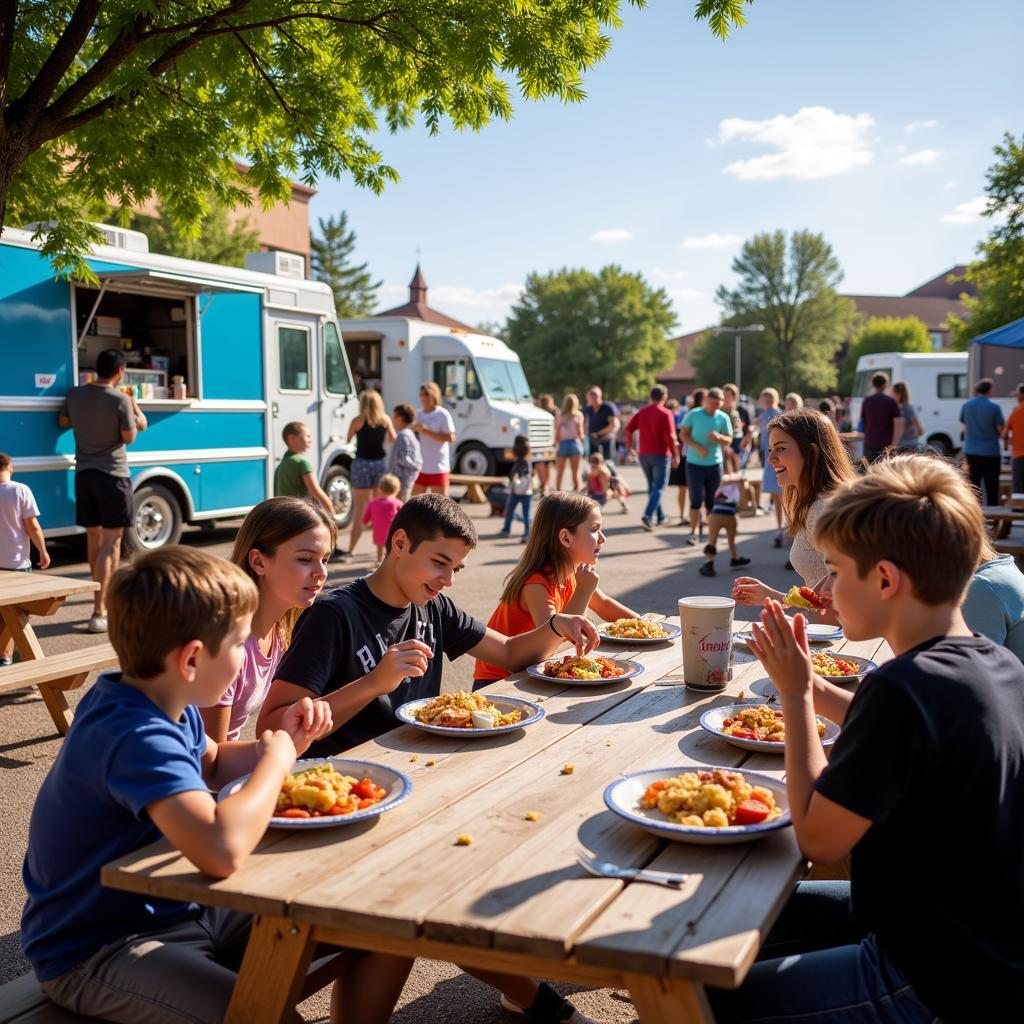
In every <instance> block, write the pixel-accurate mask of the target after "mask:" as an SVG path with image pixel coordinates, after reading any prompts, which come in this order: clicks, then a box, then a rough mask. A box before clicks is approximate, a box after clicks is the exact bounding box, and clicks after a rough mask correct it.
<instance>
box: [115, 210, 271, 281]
mask: <svg viewBox="0 0 1024 1024" xmlns="http://www.w3.org/2000/svg"><path fill="white" fill-rule="evenodd" d="M128 226H129V227H130V228H133V229H134V230H136V231H141V232H143V234H145V235H146V236H147V237H148V238H149V248H150V251H151V252H162V253H164V254H165V255H167V256H181V257H182V258H183V259H186V260H204V261H205V262H207V263H219V264H220V265H221V266H225V267H242V266H245V257H246V256H248V255H249V253H252V252H256V251H257V250H258V249H259V247H260V233H259V232H258V231H257V230H256V229H255V228H254V227H252V226H251V224H250V222H249V219H248V218H247V217H243V218H242V219H241V220H233V219H232V216H231V210H230V208H229V207H228V206H226V205H225V204H224V203H223V202H222V201H221V200H219V199H211V201H210V205H209V208H208V210H207V212H206V213H204V214H203V216H202V219H201V220H200V222H199V231H198V233H197V234H195V235H191V234H186V233H183V232H182V231H181V230H180V229H179V228H178V227H177V226H176V225H175V224H174V223H173V222H172V221H170V220H168V219H167V218H166V217H163V216H156V217H153V216H150V215H149V214H143V213H133V214H132V216H131V220H130V221H129V222H128Z"/></svg>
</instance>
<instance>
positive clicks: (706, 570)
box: [697, 562, 718, 576]
mask: <svg viewBox="0 0 1024 1024" xmlns="http://www.w3.org/2000/svg"><path fill="white" fill-rule="evenodd" d="M697 572H699V573H700V574H701V576H717V575H718V573H717V572H715V563H714V562H705V563H704V564H703V565H702V566H701V567H700V568H699V569H698V570H697Z"/></svg>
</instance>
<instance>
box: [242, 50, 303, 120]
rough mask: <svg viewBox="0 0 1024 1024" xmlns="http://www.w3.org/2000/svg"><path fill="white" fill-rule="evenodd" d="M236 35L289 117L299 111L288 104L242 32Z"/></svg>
mask: <svg viewBox="0 0 1024 1024" xmlns="http://www.w3.org/2000/svg"><path fill="white" fill-rule="evenodd" d="M235 37H236V38H237V39H238V41H239V43H241V45H242V49H244V50H245V52H246V53H247V54H249V60H250V61H251V63H252V66H253V67H254V68H255V69H256V71H257V73H258V74H259V76H260V78H262V79H263V81H264V82H266V83H267V85H268V86H269V88H270V91H271V92H272V93H273V94H274V95H275V96H276V97H277V102H278V103H279V104H280V105H281V109H282V110H283V111H284V112H285V113H286V114H287V115H288V116H289V117H292V116H294V115H295V114H296V113H297V111H295V110H294V109H293V108H292V107H290V106H289V105H288V101H287V100H286V99H285V98H284V97H283V96H282V95H281V93H280V91H279V90H278V88H277V85H276V84H275V82H274V80H273V78H271V77H270V75H269V74H268V73H267V70H266V68H264V67H263V64H262V62H261V61H260V58H259V55H258V54H257V53H256V51H255V50H254V49H253V48H252V47H251V46H250V45H249V44H248V43H247V42H246V41H245V39H244V38H243V37H242V36H241V34H240V33H238V32H236V33H235Z"/></svg>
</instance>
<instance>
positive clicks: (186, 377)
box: [0, 226, 357, 548]
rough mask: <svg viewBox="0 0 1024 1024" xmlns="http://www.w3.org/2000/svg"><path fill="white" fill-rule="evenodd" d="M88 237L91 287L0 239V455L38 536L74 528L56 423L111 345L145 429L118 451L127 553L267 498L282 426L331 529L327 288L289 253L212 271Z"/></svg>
mask: <svg viewBox="0 0 1024 1024" xmlns="http://www.w3.org/2000/svg"><path fill="white" fill-rule="evenodd" d="M101 230H102V231H103V233H104V237H105V239H106V243H107V244H104V245H101V246H98V247H97V248H96V249H95V250H93V251H92V252H91V253H90V255H89V259H88V263H89V266H90V267H91V269H92V270H93V272H94V273H95V275H96V281H81V280H63V279H56V278H55V277H54V274H53V270H52V268H51V266H50V263H49V260H48V259H47V258H46V257H44V256H43V255H42V254H41V253H40V244H39V243H38V242H33V240H32V235H33V232H32V231H31V230H17V229H13V228H8V229H6V230H5V231H4V233H3V235H2V236H0V345H2V351H3V361H2V370H0V372H2V375H3V376H2V381H0V451H5V452H7V453H8V454H9V455H11V456H12V457H13V458H14V463H15V472H16V474H17V475H18V477H19V478H21V479H22V480H23V481H24V482H25V483H27V484H28V485H29V486H31V488H32V490H33V491H34V493H35V495H36V500H37V501H38V503H39V508H40V517H41V522H42V525H43V528H44V530H45V532H46V534H47V535H48V536H61V535H65V534H71V533H75V532H78V530H79V528H78V527H76V526H75V502H74V480H73V472H74V465H75V445H74V437H73V435H72V432H71V431H70V430H65V429H62V428H61V427H60V426H59V424H58V422H57V413H58V410H59V408H60V405H61V402H62V399H63V397H64V395H65V394H66V393H67V391H68V390H69V389H70V388H71V387H72V386H73V385H75V384H78V383H84V382H86V381H88V380H89V379H91V378H90V374H91V373H92V372H93V370H94V367H95V360H96V356H97V355H98V354H99V353H100V352H101V351H103V350H104V349H109V348H120V349H122V350H123V351H124V354H125V357H126V359H127V362H128V367H127V370H126V376H125V380H124V385H125V386H131V387H132V388H133V389H134V393H135V395H136V398H137V400H138V402H139V405H140V406H141V407H142V409H143V411H144V412H145V414H146V417H147V419H148V420H149V429H148V430H146V431H144V432H143V433H141V434H139V436H138V439H137V440H136V441H135V442H134V443H133V444H132V445H130V446H129V447H128V465H129V469H130V471H131V478H132V486H133V489H134V492H135V521H134V527H133V529H132V530H130V531H128V532H129V537H128V538H127V539H128V541H129V543H134V544H135V545H136V546H140V547H144V548H156V547H160V546H161V545H164V544H172V543H174V542H176V541H177V539H178V538H179V537H180V535H181V530H182V526H183V525H184V524H186V523H204V522H210V521H212V520H214V519H219V518H227V517H231V516H239V515H243V514H245V513H246V512H247V511H248V510H249V509H250V508H252V506H253V505H255V504H257V503H258V502H260V501H262V500H263V499H264V498H266V497H268V496H269V495H270V494H272V493H273V490H272V480H273V473H274V469H275V467H276V465H277V463H278V462H279V461H280V459H281V457H282V455H283V454H284V453H285V450H286V449H285V444H284V441H283V439H282V437H281V428H282V427H283V426H284V424H285V423H287V422H289V421H291V420H302V421H304V422H305V423H306V424H307V426H308V427H309V430H310V433H311V435H312V438H313V443H312V446H311V449H310V452H309V453H308V454H309V457H310V459H311V460H312V461H313V462H314V464H315V465H316V467H317V471H318V476H319V479H320V481H321V483H322V485H323V487H324V489H325V490H326V492H327V494H328V495H329V496H330V498H331V500H332V502H333V503H334V507H335V510H336V512H337V516H338V522H339V525H345V523H347V521H348V520H349V518H350V517H351V491H350V486H349V467H350V465H351V460H352V456H353V452H352V450H351V448H350V446H348V445H347V444H346V442H345V435H346V431H347V427H348V424H349V423H350V422H351V419H352V418H353V417H354V416H355V415H356V414H357V402H356V397H355V395H354V389H353V386H352V377H351V374H350V373H349V365H348V361H347V359H346V356H345V349H344V345H343V344H342V337H341V331H340V329H339V327H338V322H337V317H336V313H335V309H334V302H333V298H332V295H331V291H330V289H329V288H328V287H327V285H325V284H322V283H320V282H317V281H308V280H306V279H305V277H304V272H305V265H304V261H303V259H302V257H300V256H294V255H292V254H290V253H281V252H263V253H255V254H253V255H252V256H251V257H250V258H249V260H248V261H247V265H246V267H245V268H236V267H222V266H215V265H213V264H209V263H200V262H196V261H192V260H184V259H178V258H175V257H171V256H163V255H159V254H156V253H150V252H149V251H148V243H147V240H146V237H145V235H142V234H140V233H138V232H132V231H125V230H123V229H121V228H115V227H108V226H103V227H102V229H101Z"/></svg>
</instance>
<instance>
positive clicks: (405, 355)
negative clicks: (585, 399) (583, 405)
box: [341, 316, 554, 476]
mask: <svg viewBox="0 0 1024 1024" xmlns="http://www.w3.org/2000/svg"><path fill="white" fill-rule="evenodd" d="M341 332H342V336H343V338H344V339H345V348H346V351H347V353H348V358H349V362H350V363H351V365H352V366H353V367H354V370H355V373H356V375H357V377H358V378H361V386H364V387H377V388H380V390H381V392H382V394H383V397H384V404H385V406H386V408H387V409H389V410H390V409H391V408H392V407H393V406H395V405H397V404H399V403H401V402H411V403H412V405H413V406H414V407H415V406H416V404H417V402H416V396H417V393H418V391H419V387H420V385H421V384H422V383H423V382H424V381H429V380H432V381H434V382H435V383H436V384H437V386H438V387H439V388H440V389H441V394H442V396H443V397H444V403H445V405H446V406H447V408H448V410H449V412H451V414H452V419H453V420H454V421H455V435H456V436H455V445H454V450H453V453H452V469H453V471H454V472H456V473H468V474H472V475H474V476H491V475H493V474H494V473H495V472H497V471H498V470H499V469H504V468H506V467H507V466H508V465H509V464H510V463H511V462H512V461H513V455H512V442H513V441H514V440H515V437H516V435H517V434H525V435H526V436H527V437H528V438H529V439H530V447H531V449H532V452H533V459H534V461H535V462H536V461H544V460H547V459H551V458H553V457H554V417H552V416H551V414H550V413H548V412H545V411H544V410H543V409H539V408H537V406H535V405H534V404H533V399H532V397H531V395H530V386H529V384H528V383H527V381H526V374H525V373H524V372H523V367H522V364H521V363H520V362H519V357H518V356H517V355H516V354H515V352H513V351H512V349H510V348H509V347H508V346H507V345H506V344H505V343H504V342H503V341H499V340H498V339H497V338H488V337H486V336H484V335H482V334H472V333H470V332H468V331H463V330H460V329H458V328H454V327H452V328H449V327H442V326H439V325H438V324H433V323H428V322H427V321H425V320H419V319H416V318H412V317H402V316H395V317H390V316H388V317H364V318H359V319H352V320H342V321H341Z"/></svg>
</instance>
